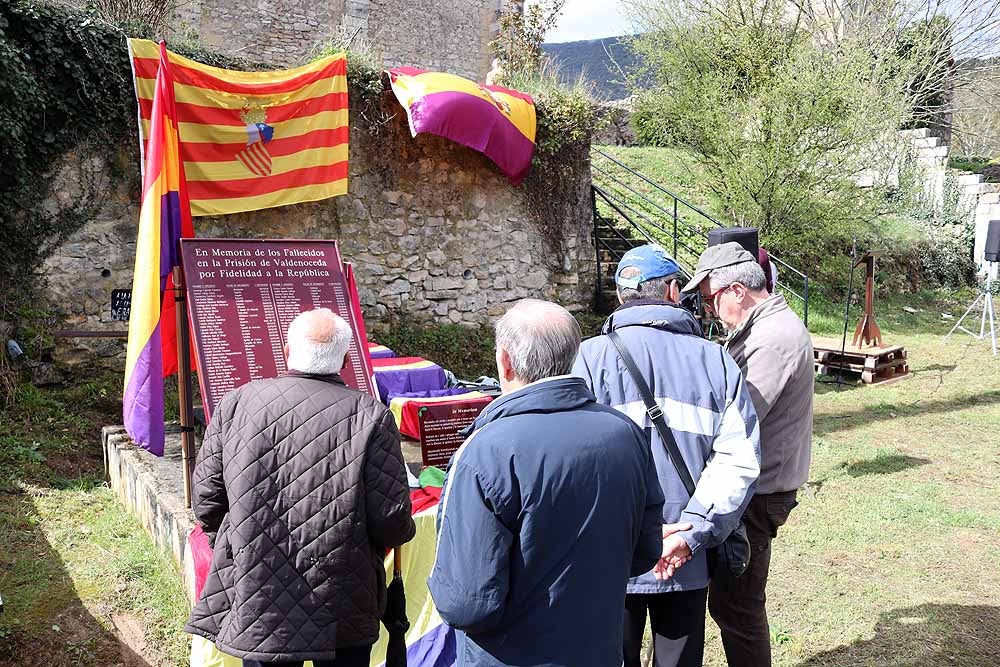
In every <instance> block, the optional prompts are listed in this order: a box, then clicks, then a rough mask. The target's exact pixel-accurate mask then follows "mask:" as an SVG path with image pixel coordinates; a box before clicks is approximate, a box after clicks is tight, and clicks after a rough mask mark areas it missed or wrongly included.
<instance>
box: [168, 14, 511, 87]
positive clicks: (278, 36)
mask: <svg viewBox="0 0 1000 667" xmlns="http://www.w3.org/2000/svg"><path fill="white" fill-rule="evenodd" d="M501 6H502V0H440V1H432V0H417V1H414V0H257V1H256V2H255V3H254V9H253V11H252V12H250V11H249V10H248V8H247V5H246V3H244V2H239V1H238V0H185V1H184V2H181V3H178V5H177V9H176V11H175V13H174V16H173V18H172V19H171V21H170V27H171V30H172V33H173V36H174V37H180V36H188V35H194V36H197V38H198V40H199V41H200V42H201V43H202V44H204V45H205V46H207V47H209V48H210V49H212V50H215V51H218V52H220V53H226V54H230V55H237V56H241V57H245V58H249V59H251V60H256V61H261V62H270V63H274V64H275V65H282V66H284V65H293V64H299V63H301V62H302V61H303V60H304V59H305V58H307V57H308V56H309V54H310V53H312V52H314V51H315V49H316V48H317V47H319V46H321V45H322V44H323V43H324V42H327V41H329V40H330V39H331V38H332V37H334V36H335V35H338V34H343V35H345V36H347V37H351V38H354V39H355V40H357V41H360V42H365V43H367V44H369V45H370V47H371V49H372V50H373V51H374V52H376V53H379V54H382V56H383V61H384V62H385V64H386V65H387V66H397V65H412V66H417V67H423V68H425V69H435V70H443V71H447V72H452V73H455V74H459V75H461V76H465V77H468V78H471V79H476V80H482V79H483V78H484V77H485V76H486V73H487V72H488V71H489V69H490V61H491V59H492V56H491V55H490V53H489V42H490V40H492V39H493V37H494V35H495V34H496V29H497V12H498V11H499V9H500V7H501Z"/></svg>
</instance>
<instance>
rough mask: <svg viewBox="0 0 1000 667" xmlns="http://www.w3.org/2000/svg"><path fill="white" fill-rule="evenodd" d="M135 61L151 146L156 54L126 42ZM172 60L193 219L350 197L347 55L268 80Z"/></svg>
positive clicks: (138, 42)
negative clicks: (334, 197) (345, 194)
mask: <svg viewBox="0 0 1000 667" xmlns="http://www.w3.org/2000/svg"><path fill="white" fill-rule="evenodd" d="M129 52H130V55H131V59H132V69H133V73H134V77H135V89H136V97H137V98H138V102H139V120H140V139H141V140H142V142H143V145H145V144H146V142H147V141H148V137H149V136H151V135H150V131H149V130H150V123H151V114H152V109H153V97H154V93H155V90H156V74H157V67H158V55H157V54H158V51H157V45H156V44H155V43H153V42H151V41H148V40H144V39H130V40H129ZM167 57H168V60H169V62H170V67H171V74H172V77H173V88H174V95H175V99H176V108H177V126H178V132H179V135H180V155H181V158H182V160H183V163H184V170H185V172H186V174H187V182H188V189H189V193H190V198H191V213H192V215H195V216H202V215H224V214H227V213H239V212H243V211H255V210H258V209H262V208H270V207H273V206H284V205H286V204H295V203H299V202H306V201H315V200H318V199H325V198H327V197H333V196H336V195H342V194H344V193H346V192H347V146H348V136H349V127H348V98H347V59H346V57H345V56H344V54H342V53H341V54H336V55H332V56H329V57H326V58H322V59H320V60H317V61H315V62H313V63H310V64H308V65H305V66H303V67H298V68H295V69H289V70H281V71H271V72H237V71H233V70H226V69H220V68H218V67H211V66H209V65H205V64H202V63H199V62H195V61H194V60H191V59H189V58H185V57H183V56H181V55H178V54H176V53H172V52H170V51H168V52H167ZM144 150H145V149H144Z"/></svg>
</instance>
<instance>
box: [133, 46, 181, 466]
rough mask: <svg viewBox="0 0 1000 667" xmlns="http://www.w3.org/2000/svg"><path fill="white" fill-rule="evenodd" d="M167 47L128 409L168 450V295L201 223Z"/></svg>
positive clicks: (149, 443)
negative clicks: (188, 177) (192, 199)
mask: <svg viewBox="0 0 1000 667" xmlns="http://www.w3.org/2000/svg"><path fill="white" fill-rule="evenodd" d="M159 49H160V57H159V62H158V63H157V71H156V78H155V80H154V85H153V89H152V91H151V93H152V98H151V106H150V111H149V123H148V126H147V128H146V136H147V138H148V140H147V143H146V147H145V150H144V157H145V165H144V169H143V179H142V206H141V207H140V209H139V230H138V235H137V237H136V248H135V272H134V275H133V277H132V306H131V313H130V316H129V323H128V351H127V353H126V359H125V393H124V399H123V413H124V415H123V416H124V419H125V428H126V430H128V433H129V435H130V436H131V437H132V439H133V440H134V441H135V442H136V443H138V444H139V445H141V446H142V447H145V448H146V449H148V450H150V451H151V452H153V453H154V454H157V455H162V454H163V378H164V376H165V374H169V372H170V371H171V368H172V369H174V370H175V369H176V366H177V347H176V345H177V343H176V335H175V333H176V332H175V329H176V320H175V318H174V307H173V306H174V300H173V299H172V298H166V299H164V298H163V295H164V293H165V292H167V291H168V290H170V289H171V288H172V286H173V281H172V276H171V272H172V271H173V268H174V267H175V266H179V265H180V257H179V244H178V241H179V239H181V238H182V237H189V236H194V228H193V225H192V222H191V207H190V203H189V201H188V195H187V188H186V184H185V180H184V166H183V164H182V163H181V158H180V153H179V148H180V145H179V140H178V131H177V108H176V104H175V101H174V89H173V86H172V85H171V80H170V77H171V71H170V65H169V63H168V59H167V50H166V46H164V45H163V44H160V45H159Z"/></svg>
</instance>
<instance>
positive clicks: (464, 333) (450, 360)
mask: <svg viewBox="0 0 1000 667" xmlns="http://www.w3.org/2000/svg"><path fill="white" fill-rule="evenodd" d="M371 337H372V338H373V339H375V340H377V341H378V342H379V343H380V344H382V345H385V346H387V347H389V348H391V349H392V350H393V351H395V353H396V354H397V355H399V356H401V357H411V356H412V357H424V358H425V359H429V360H430V361H433V362H434V363H436V364H438V365H439V366H441V367H442V368H445V369H447V370H449V371H451V372H452V373H454V374H455V375H456V376H458V377H459V378H462V379H475V378H478V377H480V376H482V375H486V376H490V377H496V374H497V369H496V360H495V355H494V347H493V330H492V328H490V327H488V326H482V327H468V326H462V325H460V324H428V323H427V322H422V321H419V320H415V319H412V318H409V317H405V316H403V317H397V318H394V319H391V320H388V321H387V322H385V323H382V324H381V325H380V326H379V327H378V329H377V330H376V331H374V332H373V333H372V336H371Z"/></svg>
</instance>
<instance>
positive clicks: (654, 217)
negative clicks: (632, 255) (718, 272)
mask: <svg viewBox="0 0 1000 667" xmlns="http://www.w3.org/2000/svg"><path fill="white" fill-rule="evenodd" d="M616 170H618V173H615V172H616ZM591 172H592V177H593V185H592V191H591V199H592V204H593V208H594V248H595V251H596V253H597V299H598V301H600V299H601V294H602V283H603V280H602V275H601V273H602V268H601V265H602V257H601V253H602V251H603V252H605V253H607V254H608V255H609V256H610V257H611V258H612V259H614V260H615V261H617V260H619V259H621V256H622V255H623V254H624V251H621V250H619V249H618V248H616V247H615V244H614V243H611V241H618V242H621V243H622V244H625V245H627V246H628V247H629V248H633V247H635V246H638V245H642V244H645V243H659V244H661V245H663V246H665V247H672V248H673V256H674V258H675V259H676V260H677V262H678V264H680V266H681V268H682V269H684V270H685V271H686V272H688V273H691V272H693V271H694V266H695V264H696V263H697V261H698V256H699V255H700V254H701V252H702V251H703V250H704V249H705V248H706V247H707V245H708V232H709V231H711V230H712V229H714V228H717V227H725V225H723V224H722V223H721V222H719V221H718V220H716V219H715V218H713V217H712V216H711V215H709V214H708V213H706V212H705V211H704V210H702V209H701V208H699V207H698V206H696V205H694V204H692V203H691V202H688V201H686V200H685V199H684V198H682V197H680V196H679V195H677V194H676V193H674V192H671V191H670V190H668V189H666V188H664V187H663V186H662V185H660V184H659V183H656V182H655V181H653V180H652V179H650V178H649V177H648V176H646V175H645V174H643V173H641V172H639V171H637V170H635V169H633V168H632V167H630V166H628V165H627V164H625V163H624V162H622V161H621V160H619V159H617V158H615V157H614V156H612V155H609V154H607V153H605V152H604V151H602V150H600V149H598V148H592V149H591ZM643 186H646V187H647V188H649V189H651V192H641V191H640V188H642V187H643ZM654 197H655V198H654ZM658 199H659V200H660V201H657V200H658ZM771 261H773V262H774V263H775V264H776V265H777V267H778V273H779V275H781V274H784V275H789V274H791V275H792V276H795V280H794V281H791V282H790V281H789V280H778V281H777V283H776V286H777V287H778V288H780V289H781V290H782V291H784V292H785V293H786V294H788V295H789V296H791V297H793V298H794V299H796V300H798V301H800V302H801V303H802V310H803V317H802V319H803V321H804V322H805V324H806V325H807V326H808V324H809V277H808V276H807V275H806V274H805V273H803V272H802V271H799V270H798V269H796V268H795V267H793V266H791V265H790V264H788V263H787V262H785V261H783V260H781V259H779V258H777V257H775V256H774V255H771ZM792 283H794V286H793V284H792Z"/></svg>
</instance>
